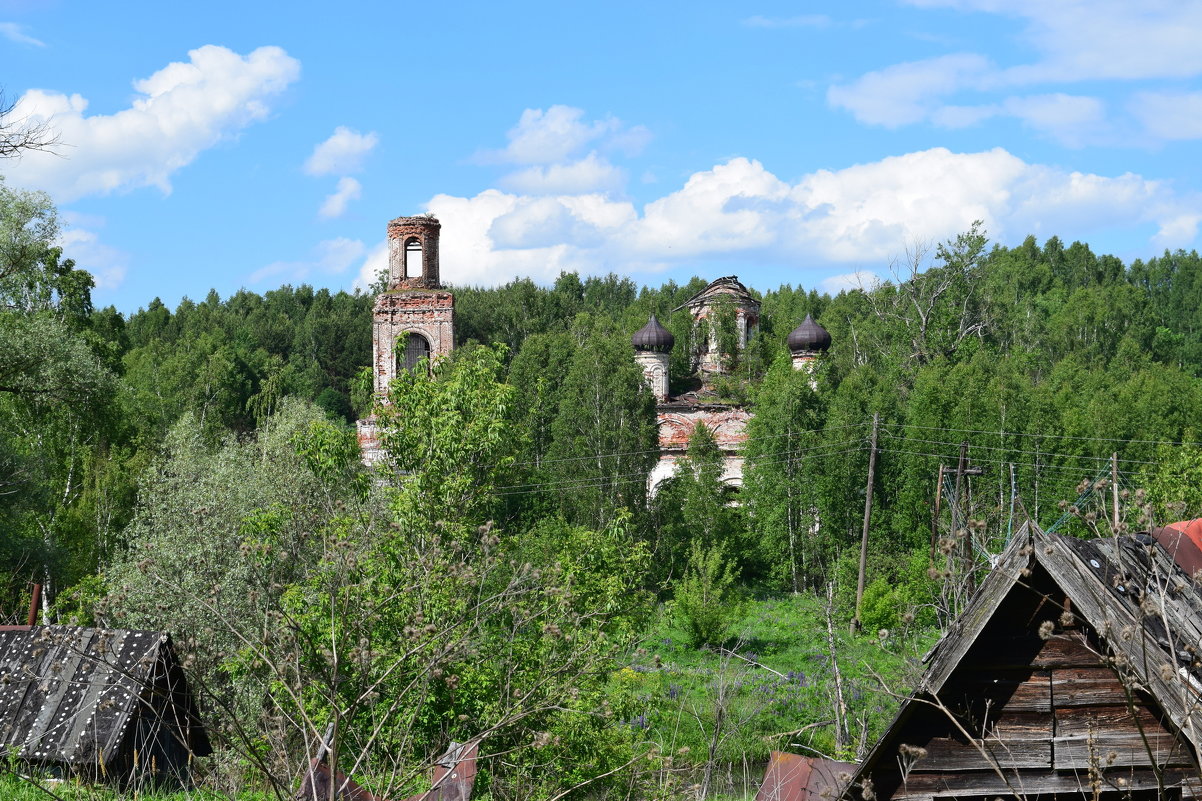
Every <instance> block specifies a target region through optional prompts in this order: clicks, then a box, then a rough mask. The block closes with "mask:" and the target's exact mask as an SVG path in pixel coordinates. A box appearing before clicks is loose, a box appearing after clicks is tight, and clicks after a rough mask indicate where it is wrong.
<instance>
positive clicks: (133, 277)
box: [0, 0, 1202, 311]
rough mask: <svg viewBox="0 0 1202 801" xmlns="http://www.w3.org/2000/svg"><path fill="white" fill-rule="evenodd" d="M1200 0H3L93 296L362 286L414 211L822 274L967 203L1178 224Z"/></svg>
mask: <svg viewBox="0 0 1202 801" xmlns="http://www.w3.org/2000/svg"><path fill="white" fill-rule="evenodd" d="M1199 41H1202V2H1199V1H1198V0H1177V1H1176V2H1157V1H1156V0H1145V1H1144V2H1141V3H1131V2H1127V1H1125V0H1124V1H1121V2H1120V1H1112V0H1092V1H1091V2H1078V1H1077V0H1063V1H1062V2H1054V1H1053V0H1042V1H1041V2H1036V1H1035V0H1005V2H1003V1H1002V0H907V1H905V2H902V1H899V2H860V3H804V2H794V3H786V2H762V3H759V2H751V3H742V4H731V3H705V2H690V3H684V2H679V3H678V2H670V3H669V2H664V3H647V2H645V0H644V2H640V3H629V2H621V0H611V2H607V3H604V4H601V3H596V4H589V3H562V2H557V3H534V2H527V3H496V2H490V3H483V2H481V3H473V2H469V3H460V4H449V3H442V4H433V3H429V4H411V3H404V4H401V3H380V4H370V3H357V4H330V3H320V4H317V3H293V4H271V5H270V6H269V5H266V4H242V3H239V4H233V3H223V2H206V3H203V4H192V5H183V4H163V3H153V4H152V3H135V2H127V3H121V4H118V5H108V4H98V3H88V4H84V3H70V2H55V0H45V1H43V2H23V1H22V0H15V1H14V0H0V59H2V61H0V63H2V64H3V69H2V70H0V85H2V87H3V89H4V91H5V95H6V97H7V99H8V100H9V101H10V102H11V101H17V107H16V110H15V111H14V115H15V116H17V117H18V118H26V117H27V118H29V119H31V120H41V119H45V120H47V121H49V123H50V124H51V125H52V126H54V127H55V129H56V130H58V132H59V135H60V139H61V145H60V147H59V148H58V152H57V154H54V155H46V154H35V155H30V156H26V157H24V158H22V159H19V160H9V161H7V162H0V174H3V175H4V176H5V179H6V180H7V182H8V183H9V184H10V185H14V186H20V187H27V188H39V189H44V190H46V191H48V192H49V193H50V194H51V196H52V197H53V198H54V199H55V201H56V202H57V203H58V205H59V208H60V211H61V215H62V218H63V221H64V229H63V234H62V243H63V245H64V248H65V250H66V252H67V254H68V255H70V256H73V257H74V258H76V260H77V261H78V262H79V264H80V265H81V266H83V267H85V268H87V269H89V270H91V271H93V272H94V273H95V274H96V276H97V279H98V284H99V285H98V288H97V290H96V292H95V300H96V302H97V304H108V303H113V304H115V305H116V306H117V307H118V308H120V309H122V310H123V311H132V310H134V309H136V308H138V307H139V306H143V305H145V304H146V303H147V302H149V300H150V299H151V298H153V297H155V296H159V297H161V298H162V299H163V300H164V301H165V302H167V303H168V304H171V305H174V304H175V303H177V302H178V301H179V299H180V298H181V297H183V296H185V295H187V296H189V297H192V298H194V299H199V298H202V297H204V295H205V294H206V293H207V292H208V290H209V289H210V288H216V289H217V291H218V292H220V293H221V295H222V296H223V297H224V296H227V295H228V294H230V293H232V292H234V291H236V290H237V289H238V288H240V287H247V288H249V289H253V290H256V291H260V292H261V291H265V290H268V289H271V288H274V287H277V286H279V285H280V284H282V283H294V284H295V283H299V282H307V283H312V284H315V285H318V286H329V287H332V288H340V287H341V288H348V289H349V288H351V287H352V286H354V285H356V283H357V282H358V283H359V284H360V285H362V282H363V280H364V277H365V276H370V275H372V274H374V271H375V270H376V269H378V268H379V267H380V266H382V264H383V260H384V251H383V239H384V227H385V224H386V222H387V221H388V220H389V219H391V218H393V217H396V216H399V215H407V214H415V213H419V212H424V211H433V212H434V213H436V214H437V215H438V216H439V218H440V219H441V220H442V222H443V233H442V237H443V243H442V273H443V276H444V280H446V281H448V282H451V283H454V284H459V285H466V284H484V285H495V284H498V283H503V282H505V281H507V280H509V279H511V278H513V277H515V276H523V275H525V276H530V277H532V278H534V279H535V280H537V281H540V282H548V281H550V280H553V279H554V276H555V275H557V274H558V273H559V272H560V271H561V270H565V269H574V270H579V271H580V272H582V273H590V274H591V273H605V272H609V271H614V272H618V273H623V274H627V275H631V276H632V277H634V278H635V279H636V280H637V281H639V282H644V283H652V284H659V283H660V282H662V281H664V280H666V279H667V278H675V279H677V280H684V279H686V278H688V277H689V276H691V275H693V274H698V275H702V276H703V277H707V278H714V277H717V276H719V275H725V274H731V273H736V274H738V275H739V276H740V277H741V278H742V279H743V280H744V281H745V282H746V283H748V284H749V285H752V286H755V287H757V288H761V289H768V288H772V287H775V286H776V285H778V284H780V283H784V282H788V283H792V284H794V285H798V284H800V285H802V286H805V287H807V288H808V287H814V286H817V287H819V288H825V289H831V290H837V289H838V288H840V287H844V286H850V285H855V284H856V283H857V282H863V281H871V280H873V279H872V276H874V275H875V276H882V277H886V278H888V277H889V276H890V265H891V263H893V262H894V260H896V259H898V258H899V257H901V256H903V254H904V253H905V251H906V250H907V248H912V247H913V246H914V244H915V243H919V242H924V241H925V242H931V241H940V240H943V239H946V238H948V237H950V236H953V235H955V234H956V233H957V232H959V231H962V230H964V229H966V228H967V227H968V226H969V225H970V224H971V222H972V221H973V220H974V219H978V218H980V219H983V220H984V221H985V223H986V227H987V229H988V231H989V233H990V236H991V238H993V239H994V240H995V241H998V242H1001V243H1003V244H1008V245H1012V244H1017V243H1018V242H1021V241H1022V239H1023V238H1024V237H1025V236H1026V235H1027V234H1034V235H1035V236H1037V237H1038V238H1039V239H1040V240H1043V239H1045V238H1046V237H1049V236H1052V235H1058V236H1060V237H1061V238H1062V239H1064V240H1065V241H1066V242H1071V241H1073V240H1077V239H1080V240H1082V241H1085V242H1088V243H1089V244H1090V245H1091V246H1092V247H1093V248H1094V249H1095V251H1098V252H1107V253H1114V254H1116V255H1118V256H1120V257H1121V258H1123V259H1124V260H1126V261H1130V260H1132V259H1134V258H1139V257H1144V258H1146V257H1149V256H1153V255H1157V254H1158V253H1160V252H1163V250H1164V249H1165V248H1172V249H1176V248H1185V249H1192V248H1196V247H1198V245H1199V225H1200V223H1202V164H1200V162H1202V159H1199V154H1200V150H1199V140H1202V82H1200V81H1199V76H1200V75H1202V47H1199V46H1198V44H1197V43H1198V42H1199Z"/></svg>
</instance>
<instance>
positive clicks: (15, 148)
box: [0, 90, 59, 159]
mask: <svg viewBox="0 0 1202 801" xmlns="http://www.w3.org/2000/svg"><path fill="white" fill-rule="evenodd" d="M58 144H59V134H58V131H56V130H55V129H54V128H52V127H51V126H50V123H49V122H48V121H47V120H43V119H35V118H32V117H30V116H28V115H26V116H17V102H16V101H15V100H13V101H10V100H9V99H8V98H7V97H5V95H4V92H3V91H2V90H0V159H11V158H16V157H17V156H20V155H22V154H24V153H36V152H48V153H53V152H54V148H55V146H56V145H58Z"/></svg>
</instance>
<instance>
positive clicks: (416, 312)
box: [372, 216, 455, 398]
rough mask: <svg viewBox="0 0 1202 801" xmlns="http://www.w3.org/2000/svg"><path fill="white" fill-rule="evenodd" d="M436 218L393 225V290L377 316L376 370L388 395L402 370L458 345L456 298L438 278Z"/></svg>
mask: <svg viewBox="0 0 1202 801" xmlns="http://www.w3.org/2000/svg"><path fill="white" fill-rule="evenodd" d="M441 229H442V224H441V223H439V222H438V220H436V219H435V218H434V217H425V216H423V217H397V218H396V219H395V220H393V221H392V222H390V223H388V289H387V290H385V291H384V292H381V293H380V295H379V296H378V297H377V298H376V305H375V309H374V311H373V314H372V325H373V329H374V330H373V331H372V356H373V362H372V368H373V370H372V371H373V373H374V376H375V390H376V395H377V396H378V397H380V398H383V397H385V396H386V395H387V393H388V385H389V384H391V383H392V380H393V379H394V378H396V377H397V374H398V373H399V372H400V371H401V370H408V369H412V368H413V367H414V366H415V365H416V364H417V363H418V361H419V360H420V359H421V358H422V357H423V356H424V357H428V358H429V359H430V360H431V361H434V360H435V359H438V358H440V357H443V356H448V355H450V353H451V348H453V347H454V344H455V296H454V295H452V294H451V293H450V292H447V291H445V290H444V289H443V288H442V284H441V283H439V280H438V234H439V231H440V230H441Z"/></svg>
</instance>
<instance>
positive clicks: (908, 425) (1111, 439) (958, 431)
mask: <svg viewBox="0 0 1202 801" xmlns="http://www.w3.org/2000/svg"><path fill="white" fill-rule="evenodd" d="M893 425H894V426H897V427H899V428H919V429H924V430H926V431H947V432H949V433H955V434H991V435H997V436H1008V437H1032V438H1035V439H1041V438H1047V439H1068V440H1076V441H1080V442H1126V443H1131V444H1135V445H1202V442H1186V441H1184V440H1181V441H1177V440H1166V439H1122V438H1116V437H1078V436H1073V435H1071V434H1042V433H1026V432H1022V431H1003V430H1000V429H993V430H985V429H979V428H943V427H941V426H920V425H917V424H914V423H893Z"/></svg>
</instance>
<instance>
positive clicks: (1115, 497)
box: [1110, 451, 1120, 536]
mask: <svg viewBox="0 0 1202 801" xmlns="http://www.w3.org/2000/svg"><path fill="white" fill-rule="evenodd" d="M1110 493H1111V501H1112V508H1113V509H1114V516H1113V517H1111V518H1110V533H1111V534H1112V535H1114V536H1118V535H1119V533H1120V532H1119V454H1118V451H1115V452H1114V453H1112V454H1110Z"/></svg>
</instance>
